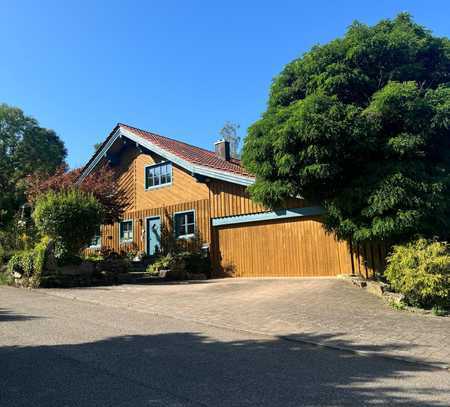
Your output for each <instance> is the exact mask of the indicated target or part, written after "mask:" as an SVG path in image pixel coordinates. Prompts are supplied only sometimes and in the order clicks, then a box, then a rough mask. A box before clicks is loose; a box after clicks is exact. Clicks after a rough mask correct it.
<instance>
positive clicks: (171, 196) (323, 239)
mask: <svg viewBox="0 0 450 407" xmlns="http://www.w3.org/2000/svg"><path fill="white" fill-rule="evenodd" d="M161 161H163V159H162V158H161V157H159V156H158V155H156V154H154V153H149V152H148V153H144V152H142V151H140V150H139V149H137V148H135V147H134V146H128V147H127V148H126V149H124V150H123V151H122V152H121V154H120V161H119V162H118V163H117V165H116V167H115V168H116V171H117V177H118V180H119V187H120V189H121V192H122V194H123V196H124V200H125V201H126V203H127V206H126V211H125V213H124V214H123V219H124V220H133V242H132V243H121V242H120V226H119V223H118V222H116V223H115V224H113V225H103V226H102V228H101V246H102V248H108V249H109V250H112V251H115V252H117V253H120V252H124V251H130V250H133V251H146V218H148V217H160V219H161V225H162V226H163V228H164V229H165V230H166V231H169V233H172V232H171V231H172V229H173V217H174V214H175V213H177V212H182V211H189V210H194V211H195V223H196V230H197V237H198V240H199V241H200V243H202V244H204V245H209V247H210V254H211V259H212V265H213V270H212V274H213V276H223V275H234V276H237V277H280V276H281V277H294V276H295V277H298V276H335V275H338V274H352V273H359V274H361V275H363V276H367V277H370V276H372V275H373V274H374V272H375V271H379V270H380V269H381V267H382V266H383V261H382V260H381V259H382V253H381V251H380V250H378V251H376V252H374V251H373V250H372V251H370V250H369V249H368V248H365V249H363V248H360V247H357V248H355V247H352V245H350V244H348V243H347V242H340V241H337V240H336V239H335V237H334V236H333V235H330V234H328V233H326V232H325V230H324V228H323V226H322V223H321V222H320V219H319V218H317V217H308V218H294V219H284V220H273V221H262V222H254V223H246V224H237V225H226V226H216V227H213V226H212V219H213V218H222V217H228V216H236V215H245V214H254V213H260V212H266V211H267V208H264V207H263V206H262V205H259V204H257V203H255V202H253V201H252V200H251V199H250V196H249V194H248V192H247V190H246V188H245V187H244V186H241V185H237V184H232V183H229V182H225V181H220V180H212V179H205V180H204V182H199V181H197V180H196V178H195V177H193V176H192V175H191V174H190V173H189V172H187V171H186V170H185V169H183V168H181V167H179V166H177V165H175V164H172V168H173V173H172V182H171V184H170V185H164V186H160V187H158V188H154V189H148V190H146V189H145V167H146V166H148V165H152V164H155V163H159V162H161ZM305 206H308V205H307V204H306V203H305V201H304V200H302V199H292V200H291V201H290V202H288V203H287V204H286V208H302V207H305ZM162 238H163V236H162ZM92 250H93V249H92ZM369 254H370V255H371V261H370V262H367V261H366V259H367V256H368V255H369Z"/></svg>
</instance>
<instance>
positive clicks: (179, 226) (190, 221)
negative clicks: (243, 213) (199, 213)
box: [173, 210, 195, 239]
mask: <svg viewBox="0 0 450 407" xmlns="http://www.w3.org/2000/svg"><path fill="white" fill-rule="evenodd" d="M173 224H174V228H175V237H176V238H177V239H186V238H189V237H192V236H194V234H195V211H193V210H192V211H186V212H177V213H175V214H174V215H173Z"/></svg>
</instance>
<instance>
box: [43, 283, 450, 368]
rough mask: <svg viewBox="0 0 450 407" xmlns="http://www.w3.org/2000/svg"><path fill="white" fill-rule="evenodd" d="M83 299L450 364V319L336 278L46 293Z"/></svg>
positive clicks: (208, 322) (215, 324)
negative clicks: (400, 305)
mask: <svg viewBox="0 0 450 407" xmlns="http://www.w3.org/2000/svg"><path fill="white" fill-rule="evenodd" d="M45 292H46V293H48V294H51V295H57V296H61V297H65V298H70V299H77V300H80V301H85V302H91V303H96V304H102V305H106V306H111V307H117V308H122V309H129V310H135V311H140V312H145V313H150V314H154V315H161V316H168V317H172V318H177V319H181V320H186V321H195V322H200V323H204V324H209V325H211V326H217V327H226V328H229V329H234V330H241V331H247V332H251V333H262V334H269V335H273V336H277V337H279V336H286V337H289V338H296V339H299V340H302V341H305V342H312V343H317V344H322V345H327V346H331V347H337V348H343V349H350V350H354V351H358V352H369V353H376V354H383V355H388V356H392V357H399V358H402V359H407V360H412V361H419V362H427V363H434V364H438V365H441V366H443V367H445V366H450V318H448V317H434V316H429V315H420V314H413V313H411V312H407V311H399V310H394V309H392V308H391V307H389V306H388V305H386V304H385V303H383V301H381V300H380V299H379V298H378V297H376V296H374V295H372V294H370V293H367V292H365V291H364V290H361V289H359V288H356V287H354V286H352V285H350V283H348V282H346V281H342V280H338V279H226V280H210V281H208V282H202V283H190V284H162V285H142V286H139V285H135V286H133V285H123V286H114V287H101V288H83V289H65V290H56V289H50V290H45Z"/></svg>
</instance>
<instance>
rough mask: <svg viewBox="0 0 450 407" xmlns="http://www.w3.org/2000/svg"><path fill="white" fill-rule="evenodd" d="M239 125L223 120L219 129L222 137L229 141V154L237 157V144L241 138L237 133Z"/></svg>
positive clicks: (238, 153) (238, 154)
mask: <svg viewBox="0 0 450 407" xmlns="http://www.w3.org/2000/svg"><path fill="white" fill-rule="evenodd" d="M240 127H241V126H240V125H239V124H237V123H232V122H229V121H227V122H225V124H224V126H223V127H222V129H221V130H220V135H221V136H222V138H223V139H224V140H226V141H228V142H229V143H230V154H231V157H233V158H239V156H240V152H239V144H240V143H241V138H240V137H239V135H238V130H239V128H240Z"/></svg>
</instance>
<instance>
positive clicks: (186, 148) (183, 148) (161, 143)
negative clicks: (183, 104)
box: [117, 123, 253, 178]
mask: <svg viewBox="0 0 450 407" xmlns="http://www.w3.org/2000/svg"><path fill="white" fill-rule="evenodd" d="M117 126H118V127H121V128H123V129H125V130H128V131H130V132H132V133H133V134H134V135H136V136H138V137H142V138H143V139H145V140H148V141H150V142H151V143H153V144H155V145H157V146H158V147H160V148H162V149H163V150H165V151H168V152H170V153H172V154H174V155H176V156H177V157H179V158H181V159H183V160H186V161H188V162H190V163H191V164H196V165H201V166H203V167H209V168H213V169H216V170H220V171H225V172H229V173H232V174H236V175H242V176H245V177H252V178H253V176H252V175H251V174H250V173H249V172H248V171H246V170H245V169H244V167H242V165H241V162H240V160H237V159H232V160H231V161H226V160H223V159H221V158H219V157H218V156H217V155H216V154H215V153H214V152H213V151H209V150H205V149H204V148H200V147H195V146H193V145H190V144H187V143H183V142H182V141H177V140H174V139H171V138H168V137H164V136H160V135H159V134H155V133H150V132H148V131H145V130H141V129H137V128H136V127H132V126H128V125H127V124H122V123H119V124H118V125H117Z"/></svg>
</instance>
